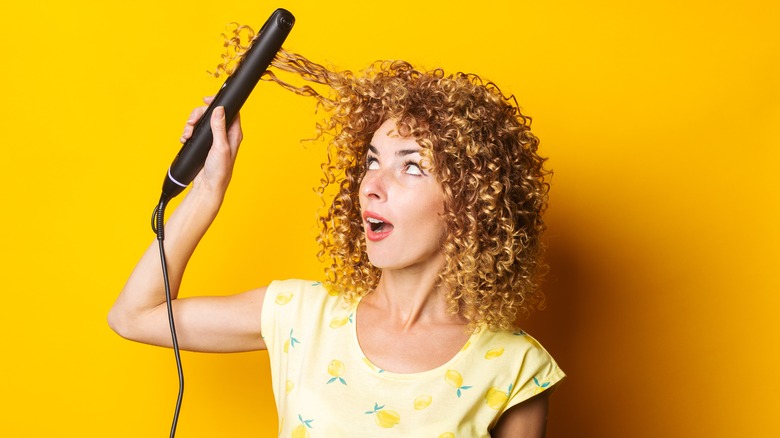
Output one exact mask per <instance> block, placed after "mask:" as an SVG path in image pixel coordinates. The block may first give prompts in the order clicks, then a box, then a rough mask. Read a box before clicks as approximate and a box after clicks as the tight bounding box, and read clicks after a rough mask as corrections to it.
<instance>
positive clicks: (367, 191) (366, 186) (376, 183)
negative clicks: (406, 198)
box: [360, 169, 387, 201]
mask: <svg viewBox="0 0 780 438" xmlns="http://www.w3.org/2000/svg"><path fill="white" fill-rule="evenodd" d="M360 194H361V195H362V196H363V197H365V198H367V199H374V200H378V201H383V200H385V199H387V176H386V175H385V172H384V171H383V170H382V169H376V170H370V171H368V172H366V175H365V176H364V177H363V180H362V181H361V182H360Z"/></svg>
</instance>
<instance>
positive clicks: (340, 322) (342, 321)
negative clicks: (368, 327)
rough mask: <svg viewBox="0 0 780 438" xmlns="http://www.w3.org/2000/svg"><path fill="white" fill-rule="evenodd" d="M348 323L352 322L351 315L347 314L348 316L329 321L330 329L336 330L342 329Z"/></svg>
mask: <svg viewBox="0 0 780 438" xmlns="http://www.w3.org/2000/svg"><path fill="white" fill-rule="evenodd" d="M348 322H352V314H349V315H348V316H337V317H335V318H333V319H331V320H330V328H332V329H337V328H339V327H344V326H345V325H347V323H348Z"/></svg>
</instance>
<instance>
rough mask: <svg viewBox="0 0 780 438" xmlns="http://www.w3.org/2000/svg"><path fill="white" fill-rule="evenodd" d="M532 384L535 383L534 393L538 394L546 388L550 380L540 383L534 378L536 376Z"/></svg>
mask: <svg viewBox="0 0 780 438" xmlns="http://www.w3.org/2000/svg"><path fill="white" fill-rule="evenodd" d="M534 384H535V385H536V391H534V394H539V393H540V392H542V391H544V390H545V389H547V387H548V386H550V382H544V383H541V382H539V381H538V380H536V377H534Z"/></svg>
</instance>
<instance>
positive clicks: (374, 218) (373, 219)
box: [363, 213, 393, 241]
mask: <svg viewBox="0 0 780 438" xmlns="http://www.w3.org/2000/svg"><path fill="white" fill-rule="evenodd" d="M363 217H364V219H365V221H366V237H367V238H368V240H371V241H378V240H382V239H384V238H385V237H387V236H388V235H389V234H390V233H391V232H392V231H393V224H391V223H390V222H388V221H386V220H384V218H382V217H380V216H379V215H376V214H374V213H365V214H363Z"/></svg>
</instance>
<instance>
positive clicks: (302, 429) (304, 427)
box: [292, 414, 314, 438]
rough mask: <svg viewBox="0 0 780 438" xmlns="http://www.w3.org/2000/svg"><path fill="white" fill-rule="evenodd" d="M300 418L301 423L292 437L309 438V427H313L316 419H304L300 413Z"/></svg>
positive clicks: (294, 430)
mask: <svg viewBox="0 0 780 438" xmlns="http://www.w3.org/2000/svg"><path fill="white" fill-rule="evenodd" d="M298 420H300V422H301V424H299V425H298V427H296V428H295V429H293V431H292V438H309V429H313V427H312V425H311V422H312V421H314V420H304V419H303V417H301V415H300V414H298Z"/></svg>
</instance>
